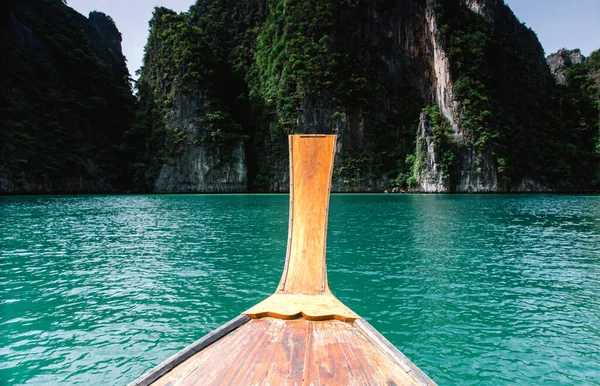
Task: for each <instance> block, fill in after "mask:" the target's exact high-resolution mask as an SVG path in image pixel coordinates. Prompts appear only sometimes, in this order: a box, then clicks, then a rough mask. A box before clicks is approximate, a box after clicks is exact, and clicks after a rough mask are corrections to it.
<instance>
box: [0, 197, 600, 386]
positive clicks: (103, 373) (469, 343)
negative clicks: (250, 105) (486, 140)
mask: <svg viewBox="0 0 600 386" xmlns="http://www.w3.org/2000/svg"><path fill="white" fill-rule="evenodd" d="M287 202H288V197H287V196H286V195H185V196H72V197H0V307H1V308H0V383H1V384H8V385H17V384H59V383H60V384H81V385H86V384H125V383H127V382H130V381H132V380H133V379H135V378H136V377H137V376H139V375H140V374H142V373H143V372H144V371H146V370H148V369H150V368H151V367H153V366H154V365H156V364H158V363H159V362H161V361H162V360H163V359H165V358H167V357H168V356H170V355H171V354H173V353H175V352H176V351H178V350H179V349H181V348H183V347H184V346H186V345H188V344H190V343H192V342H193V341H195V340H196V339H198V338H200V337H201V336H202V335H204V334H206V333H208V332H210V331H211V330H213V329H214V328H216V327H218V326H219V325H221V324H222V323H224V322H226V321H228V320H229V319H231V318H233V317H235V316H237V315H238V314H239V313H240V312H242V311H244V310H245V309H247V308H248V307H250V306H251V305H253V304H255V303H256V302H258V301H260V300H262V299H263V298H264V297H266V296H267V295H269V294H270V293H271V292H273V291H274V289H275V286H276V283H277V282H278V280H279V276H280V274H281V270H282V268H283V261H284V257H285V251H286V237H287V215H288V213H287V211H288V207H287V205H288V204H287ZM328 268H329V279H330V284H331V287H332V289H333V291H334V292H335V294H336V295H337V296H338V297H339V298H340V299H341V300H342V301H344V302H345V303H346V304H347V305H348V306H350V307H351V308H353V309H354V310H355V311H356V312H357V313H359V314H360V315H362V316H364V317H365V318H366V319H367V320H369V321H370V322H371V324H373V325H374V326H375V327H376V328H377V329H378V330H379V331H380V332H382V333H383V334H384V335H385V336H386V337H387V338H388V339H389V340H390V341H391V342H392V343H393V344H394V345H396V346H397V347H398V348H400V350H402V351H403V352H404V353H405V354H406V355H407V356H408V357H409V358H411V359H412V360H413V362H415V363H416V364H417V365H418V366H419V367H421V368H422V369H423V370H424V371H425V372H426V373H428V375H430V377H431V378H433V379H434V380H435V381H437V382H438V383H439V384H461V385H469V384H473V385H474V384H488V385H500V384H507V385H508V384H511V385H512V384H521V385H531V384H548V385H554V384H599V385H600V196H554V195H552V196H502V195H486V196H479V195H468V196H450V195H436V196H420V195H333V196H332V199H331V209H330V226H329V235H328Z"/></svg>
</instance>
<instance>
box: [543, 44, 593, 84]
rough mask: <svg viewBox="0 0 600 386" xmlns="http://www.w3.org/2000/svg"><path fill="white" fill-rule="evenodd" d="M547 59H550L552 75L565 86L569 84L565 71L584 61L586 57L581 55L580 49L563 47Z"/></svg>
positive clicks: (549, 64)
mask: <svg viewBox="0 0 600 386" xmlns="http://www.w3.org/2000/svg"><path fill="white" fill-rule="evenodd" d="M546 60H547V61H548V66H549V67H550V72H552V75H554V77H555V78H556V82H557V83H558V84H560V85H563V86H565V85H566V84H567V79H566V77H565V72H566V71H567V70H568V69H569V68H571V67H572V66H573V65H574V64H579V63H583V60H584V57H583V55H581V51H580V50H579V49H576V50H567V49H562V50H559V51H558V52H556V53H554V54H551V55H548V57H547V58H546Z"/></svg>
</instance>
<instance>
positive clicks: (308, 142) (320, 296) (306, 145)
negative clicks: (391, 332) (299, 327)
mask: <svg viewBox="0 0 600 386" xmlns="http://www.w3.org/2000/svg"><path fill="white" fill-rule="evenodd" d="M335 143H336V137H335V136H334V135H296V136H290V221H289V236H288V249H287V256H286V259H285V266H284V268H283V274H282V275H281V281H280V283H279V286H278V288H277V291H276V292H275V293H274V294H273V295H272V296H270V297H269V298H267V299H266V300H264V301H262V302H261V303H259V304H257V305H255V306H254V307H252V308H250V309H249V310H248V311H246V312H245V314H246V315H248V316H250V317H252V318H254V319H257V318H263V317H266V316H271V317H274V318H280V319H294V318H296V317H300V316H302V317H303V318H305V319H307V320H328V319H337V320H341V321H347V322H352V321H354V320H356V319H357V318H358V315H357V314H355V313H354V312H353V311H352V310H350V309H349V308H348V307H346V306H345V305H344V304H343V303H342V302H341V301H339V300H338V299H337V298H336V297H335V296H334V295H333V293H332V292H331V290H330V288H329V283H328V281H327V266H326V261H325V253H326V248H325V246H326V240H327V217H328V214H329V192H330V189H331V175H332V172H333V159H334V155H335Z"/></svg>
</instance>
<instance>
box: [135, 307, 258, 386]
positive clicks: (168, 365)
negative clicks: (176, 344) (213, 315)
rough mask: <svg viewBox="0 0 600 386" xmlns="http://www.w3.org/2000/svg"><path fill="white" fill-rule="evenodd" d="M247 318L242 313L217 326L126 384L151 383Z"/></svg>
mask: <svg viewBox="0 0 600 386" xmlns="http://www.w3.org/2000/svg"><path fill="white" fill-rule="evenodd" d="M249 320H250V317H248V316H247V315H244V314H242V315H240V316H238V317H237V318H234V319H232V320H230V321H229V322H227V323H225V324H224V325H222V326H221V327H219V328H217V329H216V330H214V331H211V332H210V333H208V334H206V335H205V336H203V337H202V338H200V339H198V340H197V341H195V342H194V343H192V344H191V345H189V346H187V347H186V348H184V349H183V350H181V351H179V352H177V353H176V354H174V355H173V356H171V357H169V358H168V359H166V360H165V361H163V362H162V363H160V364H159V365H158V366H156V367H154V368H153V369H152V370H150V371H148V372H147V373H145V374H143V375H142V376H141V377H139V378H137V379H136V380H134V381H133V382H131V383H129V385H128V386H146V385H151V384H153V382H154V381H156V380H157V379H158V378H160V377H161V376H163V375H164V374H165V373H167V372H168V371H170V370H171V369H172V368H174V367H175V366H178V365H179V364H181V363H183V362H184V361H186V360H187V359H188V358H190V357H191V356H193V355H194V354H196V353H197V352H199V351H202V350H203V349H204V348H206V347H208V346H211V345H212V344H213V343H214V342H217V341H218V340H219V339H221V338H223V337H225V336H227V335H229V333H231V332H232V331H235V330H236V329H237V328H238V327H239V326H241V325H242V324H244V323H246V322H248V321H249Z"/></svg>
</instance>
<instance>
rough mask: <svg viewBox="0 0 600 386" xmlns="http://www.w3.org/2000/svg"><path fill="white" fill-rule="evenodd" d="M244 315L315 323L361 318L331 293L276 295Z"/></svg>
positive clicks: (254, 317)
mask: <svg viewBox="0 0 600 386" xmlns="http://www.w3.org/2000/svg"><path fill="white" fill-rule="evenodd" d="M244 314H246V315H248V316H250V317H251V318H253V319H258V318H264V317H266V316H270V317H273V318H279V319H295V318H298V317H303V318H304V319H307V320H314V321H318V320H327V319H336V320H339V321H342V322H352V321H354V320H356V319H357V318H359V316H358V315H357V314H356V313H355V312H354V311H352V310H351V309H350V308H348V307H346V306H345V305H344V303H342V302H341V301H340V300H338V299H337V298H336V297H335V296H333V294H332V293H331V292H329V291H327V292H326V293H323V294H320V295H304V294H280V293H276V294H275V295H272V296H270V297H268V298H267V299H265V300H263V301H262V302H260V303H258V304H257V305H255V306H253V307H252V308H250V309H249V310H247V311H245V312H244Z"/></svg>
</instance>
